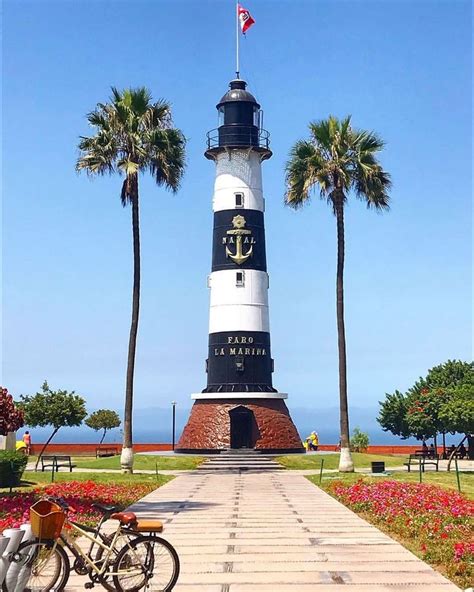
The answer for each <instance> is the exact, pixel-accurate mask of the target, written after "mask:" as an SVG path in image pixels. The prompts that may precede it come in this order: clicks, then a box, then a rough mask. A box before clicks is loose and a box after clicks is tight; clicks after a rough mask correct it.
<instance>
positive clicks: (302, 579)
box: [66, 471, 459, 592]
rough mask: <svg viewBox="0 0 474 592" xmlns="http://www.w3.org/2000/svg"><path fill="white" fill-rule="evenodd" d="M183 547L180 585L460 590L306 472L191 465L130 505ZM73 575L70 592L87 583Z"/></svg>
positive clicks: (270, 591)
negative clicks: (208, 469)
mask: <svg viewBox="0 0 474 592" xmlns="http://www.w3.org/2000/svg"><path fill="white" fill-rule="evenodd" d="M132 508H133V510H134V511H135V512H136V513H137V514H139V515H140V516H142V517H148V518H160V519H162V520H163V522H164V523H165V531H164V536H165V538H167V539H168V540H169V541H170V542H171V543H173V545H174V546H175V547H176V549H177V551H178V553H179V556H180V559H181V575H180V578H179V580H178V584H177V586H176V587H175V592H306V591H307V592H309V591H310V590H311V592H326V591H327V592H339V591H341V592H344V591H345V592H378V591H382V590H383V591H387V590H390V591H393V592H396V591H399V590H400V591H401V590H410V591H414V592H418V591H419V592H424V591H426V592H428V591H429V592H454V591H456V590H459V588H457V587H456V586H455V585H454V584H452V583H450V582H449V581H448V580H446V579H445V578H444V577H443V576H441V575H440V574H438V573H437V572H435V571H434V570H433V569H431V568H430V567H429V566H428V565H427V564H426V563H424V562H423V561H420V560H419V559H418V558H416V557H415V556H414V555H413V554H412V553H410V552H409V551H407V550H406V549H404V548H403V547H402V546H401V545H400V544H399V543H397V542H396V541H394V540H393V539H391V538H389V537H388V536H386V535H385V534H383V533H382V532H380V531H379V530H378V529H377V528H375V527H374V526H371V525H370V524H368V523H367V522H366V521H364V520H362V519H361V518H359V517H358V516H357V515H356V514H354V513H353V512H351V511H350V510H348V509H347V508H345V507H344V506H343V505H341V504H340V503H339V502H337V501H336V500H334V499H333V498H331V497H330V496H329V495H327V494H326V493H325V492H323V491H322V490H320V489H319V488H317V487H315V486H314V485H312V484H311V483H310V482H309V481H308V480H307V479H305V478H304V477H303V476H301V475H295V474H292V472H291V471H275V472H266V473H246V472H242V473H238V472H229V473H223V474H221V473H218V474H206V473H199V472H198V471H196V472H194V473H187V474H186V475H182V476H180V477H177V478H176V479H174V480H173V481H171V482H169V483H167V484H166V485H164V486H163V487H160V488H159V489H157V490H156V491H154V492H153V493H151V494H150V495H148V496H146V497H145V498H143V499H142V500H140V501H139V502H138V503H136V504H135V505H134V506H133V507H132ZM85 581H86V580H85V579H84V578H82V577H81V578H80V577H78V576H72V577H71V580H70V584H69V585H68V587H67V588H66V590H67V592H77V591H78V590H84V588H83V585H84V582H85Z"/></svg>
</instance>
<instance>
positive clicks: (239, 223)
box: [224, 215, 254, 265]
mask: <svg viewBox="0 0 474 592" xmlns="http://www.w3.org/2000/svg"><path fill="white" fill-rule="evenodd" d="M245 224H246V221H245V218H244V217H243V216H240V215H239V216H234V217H233V218H232V225H233V227H234V228H233V229H232V230H228V231H227V234H229V235H231V236H233V237H234V236H235V253H232V252H231V251H230V249H229V247H228V246H227V245H226V248H225V254H226V257H230V258H231V259H232V261H234V263H237V265H242V263H244V262H245V261H247V259H248V258H249V257H251V256H252V252H253V244H251V246H250V249H249V250H248V251H247V252H246V253H244V250H243V237H244V236H245V235H250V234H252V231H251V230H247V229H246V228H245ZM224 242H227V241H226V239H224ZM232 242H233V241H232ZM245 242H249V241H248V240H246V241H245ZM251 243H254V239H253V237H252V239H251Z"/></svg>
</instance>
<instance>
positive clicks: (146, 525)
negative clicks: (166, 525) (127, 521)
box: [133, 520, 163, 532]
mask: <svg viewBox="0 0 474 592" xmlns="http://www.w3.org/2000/svg"><path fill="white" fill-rule="evenodd" d="M133 530H136V531H137V532H163V522H160V521H159V520H139V521H138V522H137V524H136V525H134V526H133Z"/></svg>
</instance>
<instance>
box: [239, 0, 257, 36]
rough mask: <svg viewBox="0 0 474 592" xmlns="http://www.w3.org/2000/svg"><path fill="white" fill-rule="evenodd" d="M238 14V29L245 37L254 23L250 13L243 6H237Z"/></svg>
mask: <svg viewBox="0 0 474 592" xmlns="http://www.w3.org/2000/svg"><path fill="white" fill-rule="evenodd" d="M238 14H239V21H240V28H241V29H242V33H243V34H244V35H245V33H246V32H247V31H248V30H249V29H250V27H251V26H252V25H254V24H255V21H254V20H253V18H252V17H251V15H250V12H249V11H248V10H247V9H246V8H244V7H243V6H240V4H239V5H238Z"/></svg>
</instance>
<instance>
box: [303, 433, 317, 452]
mask: <svg viewBox="0 0 474 592" xmlns="http://www.w3.org/2000/svg"><path fill="white" fill-rule="evenodd" d="M306 442H307V443H308V450H317V449H318V446H319V437H318V434H317V432H311V434H310V435H309V436H308V438H306Z"/></svg>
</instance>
